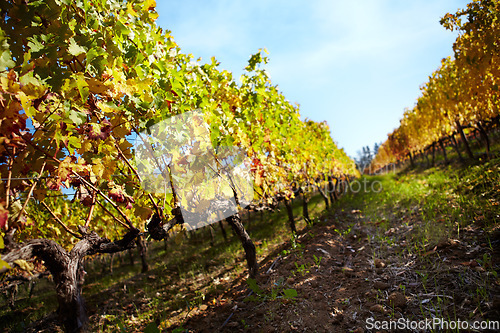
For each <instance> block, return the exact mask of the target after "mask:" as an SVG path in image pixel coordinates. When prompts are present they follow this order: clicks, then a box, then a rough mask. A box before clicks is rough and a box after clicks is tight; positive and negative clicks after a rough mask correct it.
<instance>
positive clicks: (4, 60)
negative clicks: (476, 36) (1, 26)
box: [0, 51, 16, 69]
mask: <svg viewBox="0 0 500 333" xmlns="http://www.w3.org/2000/svg"><path fill="white" fill-rule="evenodd" d="M15 65H16V63H15V62H14V60H12V57H11V56H10V52H9V51H3V52H2V55H1V56H0V69H4V68H12V67H14V66H15Z"/></svg>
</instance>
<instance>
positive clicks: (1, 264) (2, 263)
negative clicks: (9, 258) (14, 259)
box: [0, 259, 11, 270]
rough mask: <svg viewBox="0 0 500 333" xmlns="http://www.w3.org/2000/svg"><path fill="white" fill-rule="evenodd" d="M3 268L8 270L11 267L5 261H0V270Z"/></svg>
mask: <svg viewBox="0 0 500 333" xmlns="http://www.w3.org/2000/svg"><path fill="white" fill-rule="evenodd" d="M4 268H6V269H10V268H11V267H10V266H9V264H8V263H7V262H6V261H4V260H2V259H0V270H2V269H4Z"/></svg>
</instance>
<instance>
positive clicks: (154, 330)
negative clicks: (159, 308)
mask: <svg viewBox="0 0 500 333" xmlns="http://www.w3.org/2000/svg"><path fill="white" fill-rule="evenodd" d="M160 332H161V331H160V329H159V328H158V326H156V323H149V324H148V326H146V328H145V329H144V333H160Z"/></svg>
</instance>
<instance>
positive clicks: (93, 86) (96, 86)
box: [87, 3, 130, 94]
mask: <svg viewBox="0 0 500 333" xmlns="http://www.w3.org/2000/svg"><path fill="white" fill-rule="evenodd" d="M129 5H130V3H129ZM87 84H88V85H89V90H90V92H92V93H94V94H102V93H103V92H105V91H106V90H108V89H109V87H108V86H106V85H104V84H103V83H102V82H101V81H99V80H96V79H95V78H90V79H87Z"/></svg>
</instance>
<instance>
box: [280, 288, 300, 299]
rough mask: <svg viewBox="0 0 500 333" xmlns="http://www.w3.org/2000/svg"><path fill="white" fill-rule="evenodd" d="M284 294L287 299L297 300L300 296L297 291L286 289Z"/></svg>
mask: <svg viewBox="0 0 500 333" xmlns="http://www.w3.org/2000/svg"><path fill="white" fill-rule="evenodd" d="M283 294H284V295H285V297H287V298H295V297H297V295H298V294H297V290H295V289H285V290H283Z"/></svg>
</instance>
